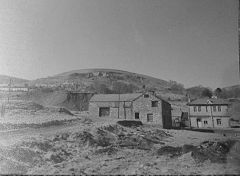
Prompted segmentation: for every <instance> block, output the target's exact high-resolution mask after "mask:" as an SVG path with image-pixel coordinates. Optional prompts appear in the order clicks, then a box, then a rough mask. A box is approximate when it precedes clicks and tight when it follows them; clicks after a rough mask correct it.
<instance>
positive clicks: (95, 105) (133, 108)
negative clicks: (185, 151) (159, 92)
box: [89, 94, 172, 128]
mask: <svg viewBox="0 0 240 176" xmlns="http://www.w3.org/2000/svg"><path fill="white" fill-rule="evenodd" d="M148 95H149V97H148V98H145V97H144V95H142V96H141V97H139V98H137V99H136V100H134V101H132V102H125V103H124V102H120V105H119V119H128V120H138V119H135V113H139V120H140V121H142V122H143V123H146V124H159V125H160V126H162V127H164V128H170V127H171V126H172V119H171V105H170V104H169V103H167V102H164V101H162V100H161V99H159V98H157V97H155V96H153V95H151V94H148ZM152 101H157V107H152ZM162 102H163V103H162ZM124 104H125V108H124ZM99 107H110V115H109V116H111V117H113V118H118V102H91V101H90V103H89V112H90V115H91V116H93V117H99ZM124 109H125V113H124ZM148 114H152V116H153V121H152V122H148V120H147V116H148Z"/></svg>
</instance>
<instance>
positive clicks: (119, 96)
mask: <svg viewBox="0 0 240 176" xmlns="http://www.w3.org/2000/svg"><path fill="white" fill-rule="evenodd" d="M119 110H120V89H118V119H119Z"/></svg>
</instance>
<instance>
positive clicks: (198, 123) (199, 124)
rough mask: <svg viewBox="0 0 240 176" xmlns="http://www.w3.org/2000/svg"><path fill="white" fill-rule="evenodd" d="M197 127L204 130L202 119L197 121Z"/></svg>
mask: <svg viewBox="0 0 240 176" xmlns="http://www.w3.org/2000/svg"><path fill="white" fill-rule="evenodd" d="M197 127H198V128H202V121H201V119H197Z"/></svg>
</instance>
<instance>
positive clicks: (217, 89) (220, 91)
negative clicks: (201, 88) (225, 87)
mask: <svg viewBox="0 0 240 176" xmlns="http://www.w3.org/2000/svg"><path fill="white" fill-rule="evenodd" d="M221 93H222V89H220V88H216V89H215V91H214V94H215V95H216V96H217V97H220V96H221Z"/></svg>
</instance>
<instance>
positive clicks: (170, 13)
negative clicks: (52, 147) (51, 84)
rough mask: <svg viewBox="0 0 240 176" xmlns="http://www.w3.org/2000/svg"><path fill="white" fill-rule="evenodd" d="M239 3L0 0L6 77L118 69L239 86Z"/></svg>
mask: <svg viewBox="0 0 240 176" xmlns="http://www.w3.org/2000/svg"><path fill="white" fill-rule="evenodd" d="M238 52H239V51H238V0H38V1H32V0H0V74H4V75H9V76H16V77H20V78H25V79H30V80H32V79H36V78H41V77H47V76H52V75H55V74H59V73H62V72H66V71H70V70H76V69H86V68H112V69H119V70H125V71H130V72H135V73H141V74H145V75H149V76H153V77H156V78H160V79H163V80H174V81H177V82H179V83H182V84H184V86H185V87H186V88H188V87H191V86H197V85H203V86H209V87H211V88H213V89H215V88H217V87H225V86H231V85H236V84H239V72H238V66H239V64H238V62H239V60H238Z"/></svg>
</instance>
